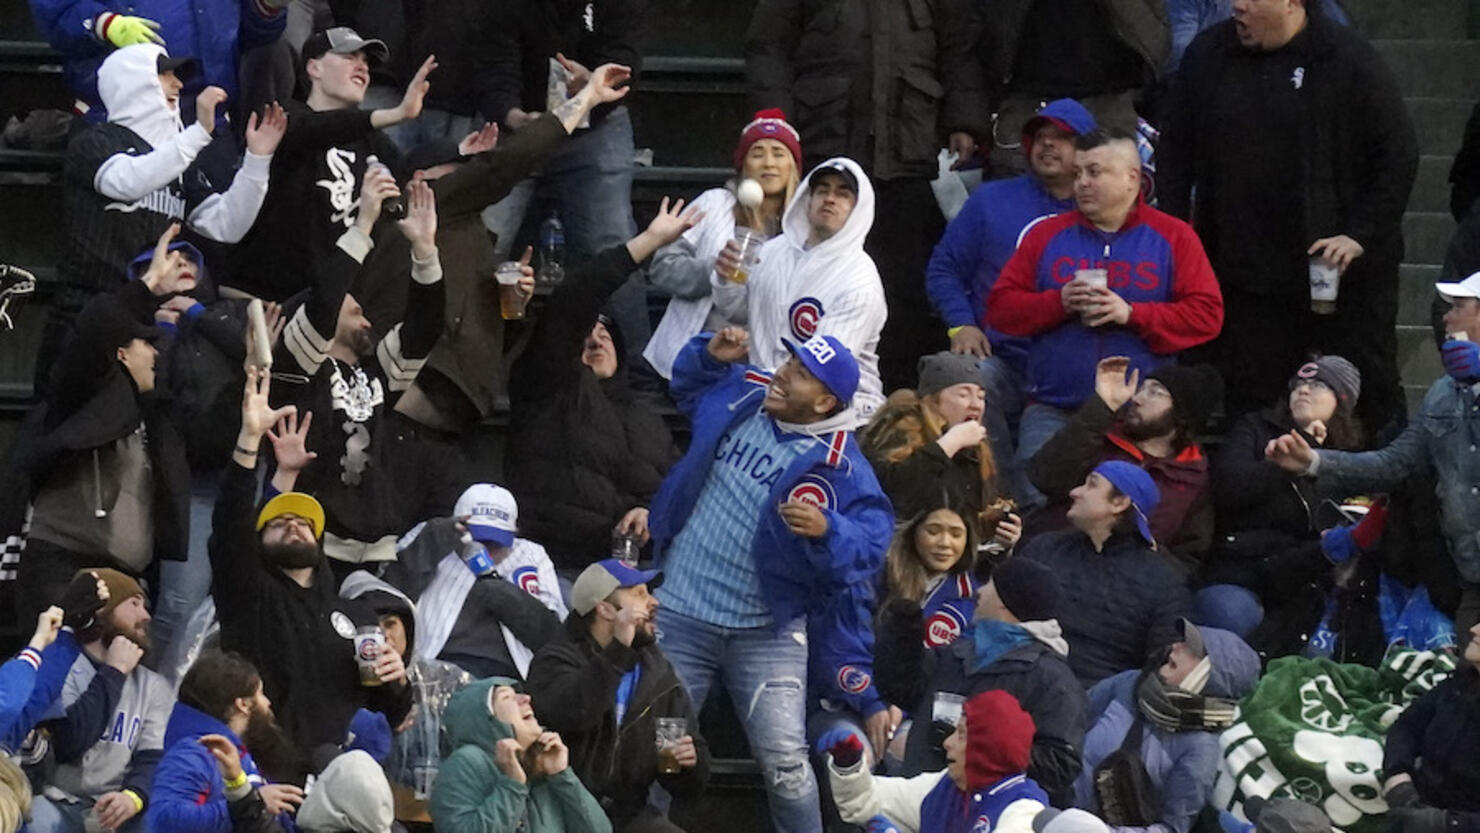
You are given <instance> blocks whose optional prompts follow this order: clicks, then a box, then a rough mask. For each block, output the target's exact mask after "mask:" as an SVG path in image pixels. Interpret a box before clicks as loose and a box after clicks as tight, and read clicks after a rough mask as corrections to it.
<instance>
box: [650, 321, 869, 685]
mask: <svg viewBox="0 0 1480 833" xmlns="http://www.w3.org/2000/svg"><path fill="white" fill-rule="evenodd" d="M711 337H712V334H709V333H705V334H702V335H699V336H696V337H694V338H693V339H691V340H690V341H689V343H688V345H687V346H686V347H684V349H683V350H682V351H680V352H679V355H678V358H677V360H675V361H674V365H673V382H672V388H671V392H672V394H673V398H674V400H675V402H676V403H677V404H678V409H679V411H681V412H682V413H683V414H684V415H685V416H687V417H688V418H689V420H690V422H691V424H692V425H693V439H692V441H691V442H690V444H689V450H688V452H687V453H686V454H684V456H683V459H682V460H680V461H679V462H678V463H677V464H676V465H674V466H673V468H672V469H670V470H669V472H668V476H667V477H666V478H665V479H664V480H663V485H662V486H661V487H660V488H659V489H658V494H657V496H656V497H654V498H653V503H652V509H651V513H650V516H649V526H650V528H651V531H652V536H653V553H654V560H655V561H656V562H657V564H658V566H660V567H661V566H662V564H663V561H664V559H665V558H666V557H667V554H668V549H669V547H670V546H672V544H673V541H674V539H675V538H677V537H678V533H679V532H681V531H682V530H683V526H684V523H685V522H687V520H688V518H689V516H690V515H691V514H692V513H693V510H694V506H695V504H696V503H697V502H698V500H699V495H700V493H701V492H703V491H704V483H705V480H706V479H707V477H708V475H709V470H710V467H711V466H712V465H713V462H714V459H715V448H716V446H717V445H718V444H719V440H720V437H721V436H723V435H724V434H725V433H726V432H727V431H729V430H731V429H732V427H733V426H735V425H738V424H739V423H740V422H742V421H744V420H747V419H751V418H753V417H755V416H756V411H757V409H759V408H760V406H761V399H762V397H764V396H765V391H766V388H767V387H768V386H769V385H770V382H771V377H770V374H768V373H763V372H761V371H760V370H757V369H756V368H754V367H749V366H746V365H742V364H722V363H720V362H718V361H715V359H714V358H713V357H711V356H710V355H709V351H708V349H707V346H708V344H709V339H710V338H711ZM761 416H762V417H763V418H767V419H769V417H766V416H765V415H764V414H762V415H761ZM817 440H818V441H817V442H814V443H812V444H811V446H810V447H809V448H808V449H807V450H806V451H804V452H802V453H801V454H799V455H798V456H797V457H796V458H795V459H794V460H793V461H792V462H791V464H790V465H789V466H788V467H787V468H786V470H785V471H784V472H783V473H782V475H781V477H780V478H779V479H778V481H777V483H776V486H775V487H774V488H773V489H772V490H771V493H770V495H769V496H768V501H769V503H770V505H771V506H776V505H779V504H781V503H783V502H785V501H786V499H787V495H788V494H789V493H790V492H791V491H792V490H793V488H794V487H796V486H798V484H799V482H800V481H801V480H802V479H803V478H804V477H805V478H808V479H809V481H810V482H811V483H813V484H814V488H816V487H821V488H816V491H819V492H823V493H825V494H826V495H827V497H826V503H827V505H826V506H825V507H823V510H822V511H823V515H825V516H826V517H827V533H826V534H825V535H824V536H823V537H822V538H821V539H818V540H812V539H809V538H803V537H801V536H799V535H796V534H794V533H792V532H791V531H790V530H789V529H788V528H787V526H786V524H785V523H784V522H783V521H782V520H781V515H780V513H778V512H761V514H760V522H759V524H757V526H756V530H755V534H754V537H753V538H752V539H751V556H752V557H753V558H754V559H755V565H756V570H757V573H758V574H759V576H758V577H759V580H760V587H761V590H762V592H763V594H764V596H765V598H766V601H767V603H768V606H769V608H770V613H771V618H772V621H773V622H774V623H775V624H776V626H777V627H782V626H784V625H786V624H787V623H788V622H791V621H793V620H794V619H796V618H797V617H798V616H800V615H802V614H804V613H809V612H818V611H816V607H817V604H818V600H820V599H823V598H825V597H830V596H832V595H835V594H837V593H839V591H841V590H843V589H844V588H849V587H853V586H855V585H858V584H860V583H863V584H865V585H871V584H872V582H873V581H874V580H875V576H876V575H877V573H878V571H879V569H880V567H882V566H883V563H884V550H885V548H886V547H887V546H888V544H889V539H890V537H891V535H892V534H893V531H894V509H893V507H892V506H890V504H889V498H887V497H885V495H884V491H883V489H882V488H881V487H880V486H879V481H878V479H877V478H875V477H874V470H873V467H872V466H870V465H869V462H868V460H867V459H865V458H864V456H863V452H862V451H860V450H859V448H858V443H857V442H856V441H855V440H854V437H853V434H852V432H850V431H836V432H833V433H831V434H826V435H821V436H818V437H817ZM840 614H841V615H843V616H844V618H845V619H846V618H847V617H848V616H849V615H856V610H854V611H851V612H848V613H841V611H840ZM871 639H872V637H871V636H870V641H871ZM849 687H856V679H855V681H854V683H853V684H850V686H849Z"/></svg>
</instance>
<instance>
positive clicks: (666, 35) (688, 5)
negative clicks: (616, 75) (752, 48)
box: [646, 0, 756, 58]
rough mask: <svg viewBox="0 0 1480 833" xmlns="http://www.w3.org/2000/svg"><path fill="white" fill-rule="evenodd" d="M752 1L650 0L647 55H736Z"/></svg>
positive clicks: (741, 46) (742, 50)
mask: <svg viewBox="0 0 1480 833" xmlns="http://www.w3.org/2000/svg"><path fill="white" fill-rule="evenodd" d="M755 2H756V0H739V2H715V0H652V3H651V6H650V8H649V11H648V16H647V20H648V27H649V30H650V31H649V33H648V37H647V43H646V46H647V50H648V52H647V54H648V55H700V56H705V57H711V58H740V57H743V56H744V55H745V29H746V27H748V26H749V25H750V15H751V13H752V12H753V11H754V10H755Z"/></svg>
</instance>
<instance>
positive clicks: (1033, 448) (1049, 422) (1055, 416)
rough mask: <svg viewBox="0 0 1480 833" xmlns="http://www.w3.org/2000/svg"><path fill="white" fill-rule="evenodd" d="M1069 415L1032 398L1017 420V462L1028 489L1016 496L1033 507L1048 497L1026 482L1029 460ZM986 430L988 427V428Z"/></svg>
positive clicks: (1066, 422) (1041, 504) (1062, 424)
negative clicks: (1019, 496) (1020, 496)
mask: <svg viewBox="0 0 1480 833" xmlns="http://www.w3.org/2000/svg"><path fill="white" fill-rule="evenodd" d="M1071 416H1073V412H1071V411H1065V410H1063V409H1061V408H1055V407H1054V406H1052V405H1045V404H1043V403H1042V402H1033V403H1031V404H1029V405H1028V407H1026V408H1024V409H1023V418H1022V420H1021V421H1020V422H1019V423H1018V447H1017V465H1018V470H1019V471H1022V472H1023V473H1024V476H1023V484H1024V485H1025V486H1026V487H1027V489H1028V491H1027V493H1026V494H1025V495H1024V497H1023V498H1022V499H1020V500H1019V502H1020V503H1023V504H1025V505H1027V506H1034V507H1038V506H1043V505H1045V504H1047V503H1048V498H1046V497H1044V496H1043V493H1042V492H1040V491H1038V490H1037V489H1035V488H1033V485H1032V484H1031V483H1029V482H1028V478H1027V470H1028V461H1029V460H1031V459H1033V455H1034V454H1037V453H1038V449H1040V448H1043V446H1045V445H1047V444H1048V441H1049V439H1050V438H1052V437H1053V435H1054V434H1057V433H1059V429H1061V428H1063V427H1064V426H1065V425H1068V424H1069V417H1071ZM988 430H991V429H990V428H988Z"/></svg>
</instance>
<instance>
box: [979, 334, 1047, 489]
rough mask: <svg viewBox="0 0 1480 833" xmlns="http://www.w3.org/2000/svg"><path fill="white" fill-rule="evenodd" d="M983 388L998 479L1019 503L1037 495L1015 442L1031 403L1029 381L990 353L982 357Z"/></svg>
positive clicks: (984, 417)
mask: <svg viewBox="0 0 1480 833" xmlns="http://www.w3.org/2000/svg"><path fill="white" fill-rule="evenodd" d="M981 370H982V388H983V389H984V390H985V391H986V392H987V405H986V408H985V410H984V411H983V412H982V425H984V426H986V429H987V444H988V445H990V446H991V448H992V457H993V459H994V460H996V462H997V482H998V483H999V484H1000V485H1001V487H1002V488H1004V489H1006V490H1007V492H1008V496H1009V497H1011V498H1012V499H1013V500H1015V501H1017V502H1018V503H1019V504H1025V503H1027V502H1028V501H1027V498H1029V497H1030V496H1033V495H1036V494H1037V492H1036V490H1034V489H1033V484H1031V483H1029V482H1028V475H1027V473H1026V472H1025V471H1024V470H1023V466H1021V465H1020V464H1019V463H1018V461H1017V454H1016V453H1015V451H1014V449H1015V448H1016V447H1017V446H1016V443H1015V442H1014V440H1015V437H1016V436H1017V431H1016V429H1017V427H1018V424H1019V422H1020V420H1021V418H1022V415H1023V408H1024V407H1025V406H1026V405H1027V404H1028V400H1027V397H1026V396H1025V395H1024V393H1023V387H1024V385H1025V384H1026V382H1025V381H1024V380H1023V375H1022V374H1021V373H1019V372H1017V371H1016V370H1015V369H1013V367H1012V365H1010V364H1008V363H1007V362H1005V361H1003V360H1002V359H999V358H997V357H996V356H987V357H986V358H984V359H982V362H981Z"/></svg>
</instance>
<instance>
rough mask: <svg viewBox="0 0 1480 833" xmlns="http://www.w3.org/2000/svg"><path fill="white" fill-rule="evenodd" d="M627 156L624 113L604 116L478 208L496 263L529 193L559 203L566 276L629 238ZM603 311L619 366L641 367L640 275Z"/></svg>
mask: <svg viewBox="0 0 1480 833" xmlns="http://www.w3.org/2000/svg"><path fill="white" fill-rule="evenodd" d="M634 153H635V150H634V147H633V141H632V117H631V116H630V115H629V114H628V113H627V108H626V107H618V108H616V109H615V110H612V111H611V112H610V113H608V114H607V116H606V118H605V119H604V120H602V122H601V123H600V124H599V125H597V126H596V127H593V128H592V129H590V130H586V131H579V132H577V133H576V134H575V135H573V136H571V137H570V138H569V139H567V140H566V142H565V144H564V145H562V146H561V147H560V149H559V150H557V151H556V152H555V154H554V155H553V156H551V157H550V160H549V161H548V162H546V163H545V168H544V172H543V173H541V174H540V175H539V176H536V177H531V178H529V179H526V180H524V181H523V182H521V183H519V184H518V185H516V186H514V190H513V191H511V192H509V195H508V196H507V197H504V198H503V199H502V200H500V201H498V202H497V203H494V204H493V205H491V206H489V207H488V208H486V209H484V211H483V225H484V226H486V227H487V228H488V230H489V231H491V232H493V233H494V234H495V235H497V236H498V240H497V241H496V242H495V244H494V248H495V252H494V253H495V256H496V257H497V259H498V260H500V261H504V260H508V259H509V258H510V247H512V246H513V245H514V238H515V237H516V236H517V235H518V234H519V227H520V225H522V224H523V222H524V215H525V214H526V213H527V212H528V210H529V205H530V203H531V202H533V201H534V197H535V195H536V192H538V194H539V195H540V196H544V197H548V198H551V199H553V200H554V201H555V202H557V203H559V205H560V222H561V223H562V224H564V226H565V260H566V263H565V269H566V275H567V276H569V275H570V270H571V267H572V265H577V266H578V265H579V264H581V263H583V262H585V261H588V260H590V259H591V258H593V257H595V256H596V255H597V254H598V253H599V252H601V251H603V250H604V249H608V248H611V247H612V246H616V245H620V244H622V243H625V242H627V241H628V240H629V239H631V238H632V237H633V236H635V235H636V234H637V221H636V220H634V219H633V218H632V170H633V167H634V165H633V161H632V160H633V155H634ZM541 220H542V221H543V218H541ZM607 307H608V308H609V309H610V310H611V313H612V317H613V319H614V320H615V321H616V322H617V326H618V327H620V328H621V330H622V338H623V339H624V340H625V342H626V345H627V349H626V352H627V355H626V356H625V357H623V359H624V361H627V362H628V363H629V364H628V366H629V368H630V367H641V362H642V350H643V348H644V347H646V346H647V342H648V337H649V336H651V335H652V324H651V323H650V322H649V321H648V312H647V287H646V286H645V285H644V282H643V279H642V273H641V272H633V273H632V277H631V278H630V279H628V281H627V283H626V284H624V285H623V286H622V288H621V289H618V290H617V291H616V292H614V293H612V296H611V300H610V301H608V302H607ZM592 323H593V324H594V323H595V322H592Z"/></svg>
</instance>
